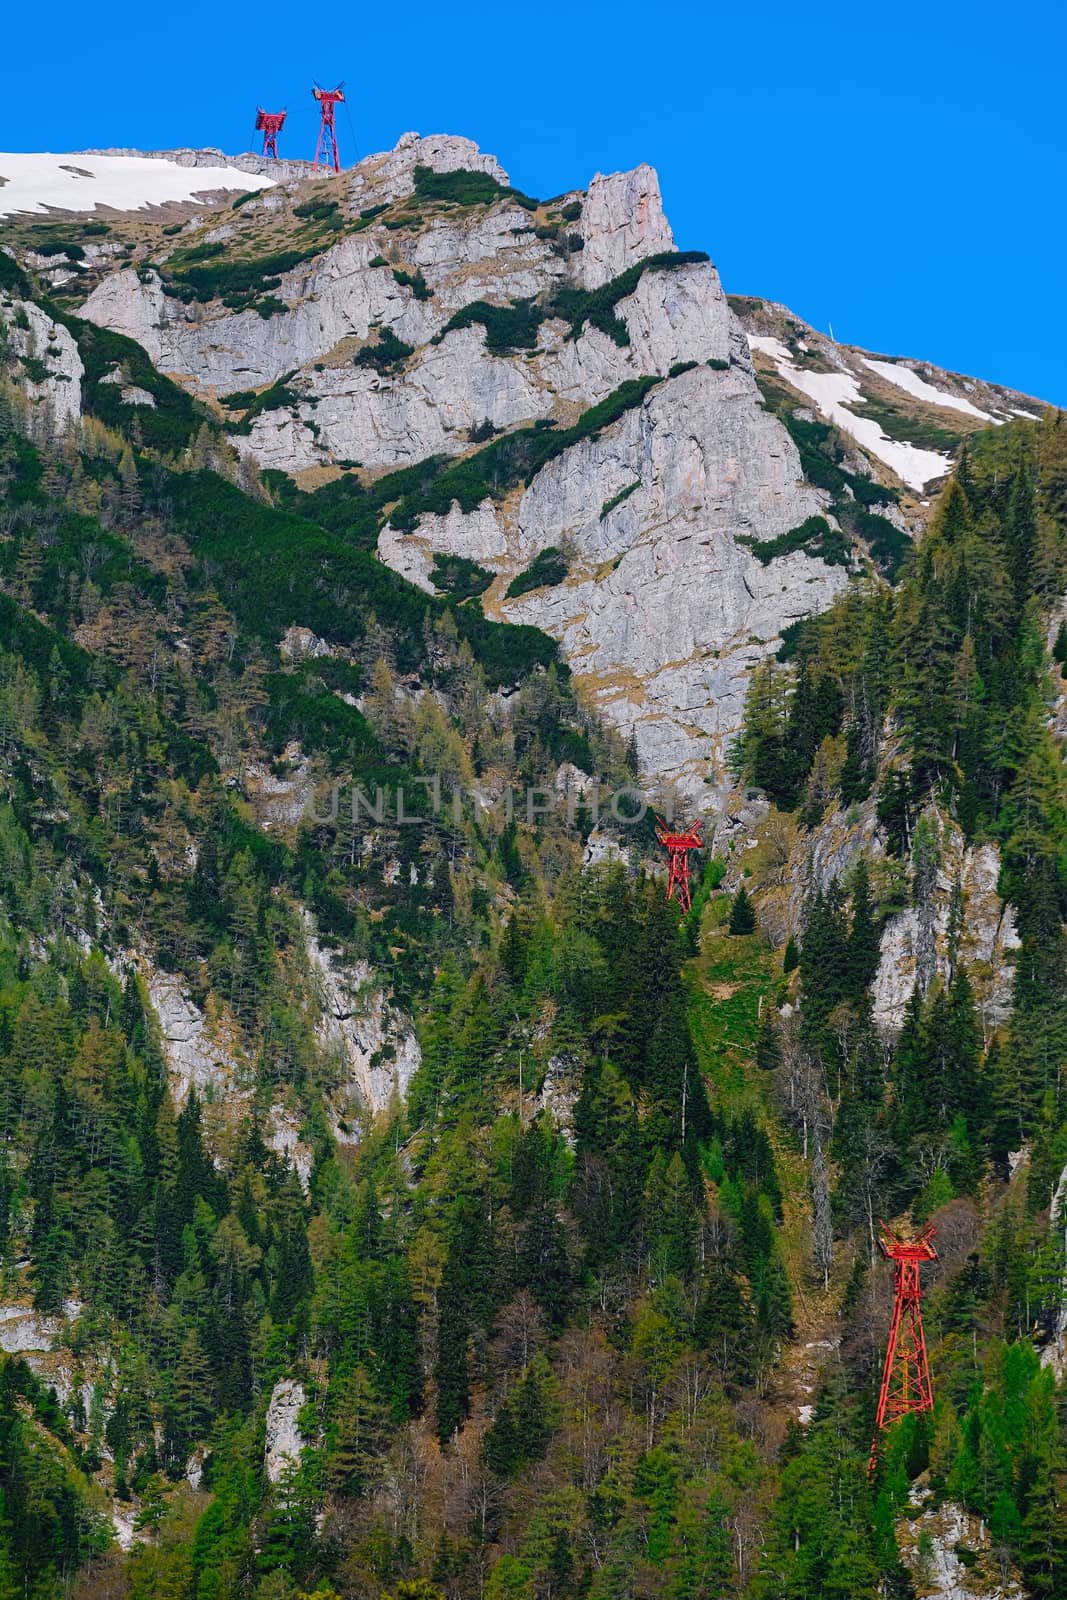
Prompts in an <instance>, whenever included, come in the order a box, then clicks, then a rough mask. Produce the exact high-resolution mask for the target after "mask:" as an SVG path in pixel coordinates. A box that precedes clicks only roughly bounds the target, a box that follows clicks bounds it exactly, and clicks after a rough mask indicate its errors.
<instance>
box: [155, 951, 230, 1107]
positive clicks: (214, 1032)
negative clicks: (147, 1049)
mask: <svg viewBox="0 0 1067 1600" xmlns="http://www.w3.org/2000/svg"><path fill="white" fill-rule="evenodd" d="M140 965H141V969H142V976H143V978H144V980H145V985H146V987H147V989H148V995H149V998H150V999H151V1001H152V1005H153V1007H154V1009H155V1012H156V1016H157V1017H158V1018H159V1025H160V1029H161V1032H162V1043H163V1053H164V1056H165V1058H166V1062H167V1068H168V1071H169V1073H170V1078H171V1088H172V1091H173V1093H174V1098H175V1100H176V1101H177V1102H178V1104H179V1105H183V1104H184V1103H185V1101H186V1100H188V1098H189V1091H190V1089H195V1090H196V1092H197V1094H198V1095H200V1096H201V1097H203V1096H204V1095H205V1093H207V1094H209V1095H211V1094H218V1095H225V1094H229V1093H232V1091H233V1089H234V1087H235V1080H236V1078H237V1076H238V1075H239V1073H240V1070H241V1063H240V1060H239V1058H238V1057H237V1055H236V1054H235V1051H234V1045H233V1041H232V1040H227V1039H226V1038H225V1036H224V1034H223V1033H221V1032H220V1030H219V1029H218V1027H217V1026H216V1027H212V1026H211V1025H210V1024H209V1022H208V1019H207V1018H206V1017H205V1015H204V1013H203V1012H202V1011H201V1010H200V1008H199V1006H197V1005H196V1004H195V1003H194V1002H193V1001H192V1000H191V999H190V998H189V996H188V994H187V993H186V992H185V990H184V989H183V988H182V985H181V981H180V980H179V979H178V978H177V977H175V976H174V975H172V974H171V973H167V972H161V971H159V969H158V968H156V967H154V966H153V965H152V964H151V963H150V962H148V961H147V960H145V959H143V958H142V960H141V963H140Z"/></svg>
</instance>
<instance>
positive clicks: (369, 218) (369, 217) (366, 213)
mask: <svg viewBox="0 0 1067 1600" xmlns="http://www.w3.org/2000/svg"><path fill="white" fill-rule="evenodd" d="M388 210H389V207H388V205H380V206H364V207H363V210H362V211H361V212H360V214H359V215H360V220H361V221H363V222H373V221H374V219H375V217H380V216H381V214H382V212H383V211H388Z"/></svg>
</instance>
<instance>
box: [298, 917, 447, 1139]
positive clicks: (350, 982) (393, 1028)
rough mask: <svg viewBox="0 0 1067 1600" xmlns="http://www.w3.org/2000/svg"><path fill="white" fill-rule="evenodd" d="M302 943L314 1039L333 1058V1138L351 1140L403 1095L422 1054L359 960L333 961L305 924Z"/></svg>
mask: <svg viewBox="0 0 1067 1600" xmlns="http://www.w3.org/2000/svg"><path fill="white" fill-rule="evenodd" d="M305 943H306V946H307V951H308V956H309V959H310V961H311V966H312V972H313V975H314V978H315V981H316V984H317V987H318V991H319V993H318V999H319V1004H320V1007H321V1014H322V1025H321V1028H320V1037H321V1039H322V1041H323V1043H324V1044H325V1045H326V1047H327V1048H328V1049H330V1050H331V1051H333V1052H335V1053H336V1056H337V1057H338V1068H339V1076H340V1079H341V1087H340V1089H339V1091H338V1093H337V1095H336V1096H335V1101H334V1113H335V1128H334V1131H335V1134H336V1136H337V1137H338V1138H339V1139H340V1140H341V1142H342V1143H345V1142H355V1140H356V1138H357V1137H358V1135H357V1133H356V1126H357V1124H358V1123H359V1121H360V1120H361V1119H362V1118H363V1117H364V1116H365V1115H366V1114H367V1112H370V1113H371V1114H374V1113H376V1112H378V1111H384V1110H386V1108H387V1107H388V1106H389V1105H390V1104H391V1103H392V1102H393V1101H394V1099H397V1098H399V1099H402V1098H403V1097H404V1095H405V1094H406V1093H407V1089H408V1085H409V1084H410V1082H411V1080H412V1078H413V1076H414V1074H415V1072H416V1071H417V1069H418V1066H419V1063H420V1061H421V1060H422V1054H421V1051H420V1050H419V1043H418V1040H417V1039H416V1037H415V1034H414V1032H413V1030H412V1027H411V1024H410V1022H409V1021H408V1019H407V1018H406V1017H405V1016H404V1014H403V1012H401V1011H400V1010H399V1009H398V1008H397V1007H396V1006H394V1005H393V1004H392V1002H391V1000H390V998H389V993H388V989H387V987H386V986H385V985H384V984H383V983H382V981H381V979H380V978H378V977H377V976H376V974H375V973H374V971H373V969H372V968H371V967H370V966H369V965H368V964H367V963H366V962H364V961H361V962H358V963H357V964H356V965H355V966H353V967H346V966H342V965H340V964H339V963H337V962H335V961H334V959H333V956H332V955H331V953H330V952H329V951H328V950H326V949H325V948H324V947H323V946H322V945H320V944H319V942H318V940H317V938H316V937H315V934H314V931H313V929H312V928H311V927H310V922H309V926H308V928H307V930H306V934H305Z"/></svg>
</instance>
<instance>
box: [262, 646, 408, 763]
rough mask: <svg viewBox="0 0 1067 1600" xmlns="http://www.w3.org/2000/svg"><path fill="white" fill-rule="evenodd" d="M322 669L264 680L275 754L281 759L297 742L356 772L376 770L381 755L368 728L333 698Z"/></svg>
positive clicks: (314, 667)
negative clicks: (364, 768)
mask: <svg viewBox="0 0 1067 1600" xmlns="http://www.w3.org/2000/svg"><path fill="white" fill-rule="evenodd" d="M338 664H339V665H343V663H338ZM324 665H325V663H320V662H318V661H316V662H315V663H314V664H311V663H309V664H307V665H305V666H303V667H300V668H298V669H297V670H296V671H295V672H274V673H271V674H269V675H268V676H267V678H266V679H265V680H264V687H265V688H266V691H267V699H268V710H267V739H268V742H269V744H270V747H271V749H272V750H273V752H274V753H275V754H276V755H277V754H280V753H281V751H282V750H284V749H285V746H286V745H287V744H288V743H289V741H290V740H291V739H296V740H297V741H298V742H299V744H300V746H301V748H302V749H303V750H304V751H305V752H306V753H307V754H309V755H311V754H313V753H315V752H320V751H321V752H322V753H323V754H326V755H330V756H333V757H335V758H336V759H337V760H338V761H339V762H341V761H343V763H344V764H345V766H346V767H348V768H349V769H350V770H351V771H353V772H358V771H359V770H360V769H361V768H362V767H364V766H366V765H367V764H368V763H370V764H374V765H378V764H379V763H380V762H381V761H382V760H383V754H382V749H381V746H380V745H379V743H378V740H377V738H376V736H375V734H374V732H373V730H372V728H371V726H370V724H369V723H368V722H367V720H366V718H365V717H364V715H363V713H362V712H361V711H359V710H358V709H357V707H356V706H350V705H349V704H348V702H347V701H345V700H342V699H341V697H340V695H339V694H338V693H336V692H335V686H334V685H332V684H331V683H330V682H329V681H328V675H327V673H326V672H324V671H323V670H322V668H323V666H324ZM357 676H358V675H357Z"/></svg>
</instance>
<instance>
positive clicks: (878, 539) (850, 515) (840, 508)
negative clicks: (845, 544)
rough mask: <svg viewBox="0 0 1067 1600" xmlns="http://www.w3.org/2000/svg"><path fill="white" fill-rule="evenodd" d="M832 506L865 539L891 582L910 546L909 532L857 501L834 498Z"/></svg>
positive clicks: (846, 525) (840, 517) (836, 515)
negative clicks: (859, 504)
mask: <svg viewBox="0 0 1067 1600" xmlns="http://www.w3.org/2000/svg"><path fill="white" fill-rule="evenodd" d="M831 510H832V511H833V513H834V516H835V517H837V519H838V521H839V522H841V523H842V524H843V525H844V526H845V527H846V528H848V530H849V532H850V533H853V534H856V535H857V536H858V537H859V538H861V539H863V540H864V541H865V542H866V544H867V546H868V548H869V550H870V552H871V557H872V559H873V560H874V562H875V564H876V565H877V566H878V567H879V569H880V570H881V571H882V572H883V573H884V574H885V576H886V577H887V578H888V579H889V581H890V582H892V581H893V579H894V578H895V577H896V575H897V573H898V572H899V570H900V564H901V562H902V561H903V560H904V557H905V555H906V554H907V552H908V550H909V549H910V548H911V540H910V539H909V538H908V536H907V534H906V533H902V532H901V530H900V529H899V528H898V527H897V526H896V525H895V523H892V522H890V521H889V518H888V517H880V516H879V515H878V514H877V512H874V511H866V510H864V508H863V507H862V506H858V505H856V503H855V502H854V501H837V500H835V501H834V504H833V506H832V507H831Z"/></svg>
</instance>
